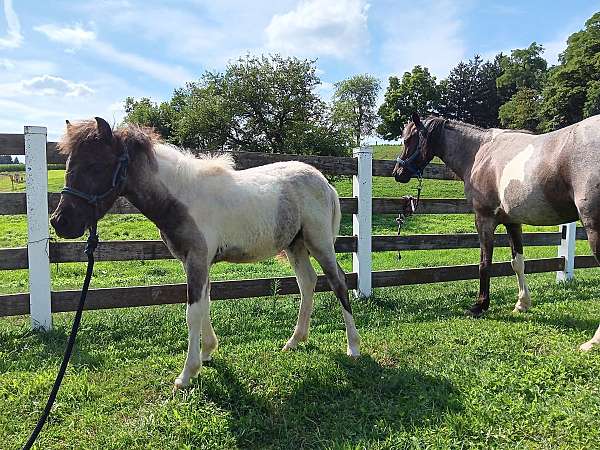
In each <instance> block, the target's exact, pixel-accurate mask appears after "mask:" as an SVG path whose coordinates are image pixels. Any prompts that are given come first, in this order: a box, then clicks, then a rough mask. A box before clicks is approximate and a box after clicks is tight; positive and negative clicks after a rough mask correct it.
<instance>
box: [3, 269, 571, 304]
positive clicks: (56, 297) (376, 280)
mask: <svg viewBox="0 0 600 450" xmlns="http://www.w3.org/2000/svg"><path fill="white" fill-rule="evenodd" d="M563 267H564V259H563V258H548V259H536V260H527V261H525V272H526V273H539V272H551V271H556V270H562V269H563ZM513 274H514V272H513V270H512V267H511V265H510V262H503V263H495V264H493V265H492V276H494V277H499V276H510V275H513ZM477 278H479V266H478V265H477V264H471V265H465V266H443V267H428V268H422V269H401V270H386V271H381V272H373V287H385V286H403V285H412V284H424V283H438V282H446V281H457V280H470V279H477ZM347 283H348V288H350V289H353V288H355V287H356V274H348V275H347ZM316 290H317V291H328V290H330V289H329V285H328V283H327V282H326V280H325V279H324V277H323V276H320V277H319V280H318V282H317V288H316ZM275 293H276V294H281V295H287V294H295V293H298V286H297V284H296V279H295V278H294V277H281V278H273V279H270V278H265V279H255V280H239V281H215V282H212V283H211V298H212V299H213V300H219V299H234V298H248V297H264V296H270V295H273V294H275ZM185 295H186V288H185V284H171V285H160V286H136V287H126V288H104V289H92V290H90V291H89V293H88V298H87V301H86V309H90V310H91V309H107V308H125V307H133V306H149V305H161V304H170V303H182V302H184V301H185ZM78 300H79V291H77V290H72V291H55V292H52V311H53V312H62V311H74V310H75V309H76V308H77V303H78ZM28 313H29V295H28V294H10V295H2V296H0V316H9V315H10V316H13V315H21V314H28Z"/></svg>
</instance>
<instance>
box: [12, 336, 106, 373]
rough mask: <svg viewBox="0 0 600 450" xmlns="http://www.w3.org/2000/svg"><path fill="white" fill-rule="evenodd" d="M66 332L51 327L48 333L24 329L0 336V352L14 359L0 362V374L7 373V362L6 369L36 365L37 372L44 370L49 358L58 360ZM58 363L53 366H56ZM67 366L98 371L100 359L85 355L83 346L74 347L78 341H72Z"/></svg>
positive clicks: (87, 353) (95, 356)
mask: <svg viewBox="0 0 600 450" xmlns="http://www.w3.org/2000/svg"><path fill="white" fill-rule="evenodd" d="M70 331H71V329H70V328H69V329H68V330H65V329H63V328H54V329H52V330H51V331H31V330H28V331H25V332H18V333H11V334H9V335H7V334H4V335H3V336H1V337H0V349H2V351H3V352H5V353H7V354H9V355H14V357H11V358H8V359H7V360H5V361H2V362H0V372H4V371H6V370H8V368H9V362H10V367H11V369H10V370H15V369H24V368H25V369H27V370H31V369H32V366H34V368H35V366H39V368H40V369H42V368H47V367H48V360H49V359H52V360H55V361H56V360H57V358H58V359H59V361H60V360H62V356H63V355H64V353H65V348H66V346H67V341H68V339H69V335H68V334H67V333H70ZM9 360H10V361H9ZM59 361H58V362H57V364H60V362H59ZM69 364H70V365H72V366H73V367H91V368H99V367H101V366H103V365H104V358H103V357H102V355H101V354H99V353H95V354H92V353H89V352H87V351H86V349H85V344H83V345H78V341H76V342H75V347H74V349H73V354H72V355H71V360H70V362H69ZM57 367H58V366H57Z"/></svg>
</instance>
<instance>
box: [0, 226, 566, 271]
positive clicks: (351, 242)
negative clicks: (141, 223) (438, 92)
mask: <svg viewBox="0 0 600 450" xmlns="http://www.w3.org/2000/svg"><path fill="white" fill-rule="evenodd" d="M523 243H524V245H525V246H530V247H535V246H550V245H558V244H559V243H560V233H558V232H557V233H523ZM495 245H496V246H497V247H508V246H509V242H508V237H507V235H506V234H497V235H496V236H495ZM84 248H85V242H83V241H70V242H50V262H52V263H68V262H86V261H87V256H86V255H85V254H84V252H83V251H84ZM372 248H373V251H374V252H385V251H395V250H404V251H406V250H450V249H460V248H479V237H478V236H477V234H475V233H463V234H415V235H408V236H396V235H380V236H373V238H372ZM335 250H336V252H337V253H351V252H354V251H356V236H338V238H337V240H336V243H335ZM95 258H96V261H152V260H161V259H173V256H172V255H171V253H170V252H169V250H168V249H167V247H166V246H165V244H164V243H163V242H162V241H160V240H154V241H152V240H137V241H136V240H129V241H100V243H99V244H98V248H97V250H96V253H95ZM26 268H27V248H26V247H17V248H1V249H0V270H12V269H26Z"/></svg>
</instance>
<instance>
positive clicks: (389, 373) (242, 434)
mask: <svg viewBox="0 0 600 450" xmlns="http://www.w3.org/2000/svg"><path fill="white" fill-rule="evenodd" d="M331 364H332V366H333V370H331V371H328V372H325V373H324V372H323V371H322V369H321V371H317V370H315V371H310V370H309V371H303V372H302V373H299V374H297V375H294V379H291V380H290V383H291V384H293V385H294V388H292V389H291V392H288V393H287V394H282V396H281V397H279V398H277V397H276V398H269V399H267V398H264V397H263V396H261V395H260V394H258V393H257V392H260V390H254V389H252V387H251V386H248V385H246V384H243V383H242V382H241V381H240V379H239V378H238V376H237V375H236V373H235V371H234V370H232V368H230V367H229V366H228V365H227V364H226V363H224V362H223V361H218V360H215V361H213V362H212V364H211V366H212V367H213V368H215V369H216V370H217V372H218V374H219V378H220V379H221V380H222V384H220V383H215V384H213V383H205V384H204V385H203V389H204V390H205V392H206V398H207V399H208V400H209V401H211V402H214V403H215V404H216V405H218V406H219V407H220V408H221V409H224V410H226V411H228V412H229V413H230V414H231V422H230V423H229V428H230V430H231V431H232V432H233V434H234V435H235V437H236V440H237V443H238V445H239V446H240V447H242V448H246V447H252V448H267V447H269V448H271V447H272V448H312V447H324V446H333V447H337V446H347V445H350V446H352V444H358V443H365V442H369V441H384V440H385V439H386V436H388V435H389V433H390V432H407V433H410V432H411V430H414V429H416V428H418V427H420V426H423V425H425V424H427V425H428V426H431V425H435V424H436V423H440V422H441V421H442V420H443V417H444V416H445V415H446V414H448V413H451V412H458V411H460V410H461V409H462V406H461V405H460V401H459V394H458V393H457V391H456V390H455V389H454V387H453V386H452V384H451V383H450V382H449V381H448V380H447V379H445V378H441V377H433V376H430V375H426V374H423V373H419V372H417V371H414V370H410V369H408V368H398V367H386V366H383V365H381V364H379V363H378V362H377V361H375V360H373V359H372V358H371V357H369V356H363V357H361V358H359V359H358V360H351V359H348V358H347V357H345V356H342V355H337V356H334V357H332V358H331Z"/></svg>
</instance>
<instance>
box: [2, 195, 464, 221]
mask: <svg viewBox="0 0 600 450" xmlns="http://www.w3.org/2000/svg"><path fill="white" fill-rule="evenodd" d="M59 200H60V194H59V193H57V192H52V193H49V194H48V211H49V212H50V213H52V212H53V211H54V210H55V209H56V207H57V206H58V201H59ZM404 203H405V202H404V200H403V199H401V198H380V197H375V198H373V213H374V214H398V213H400V212H402V211H404ZM26 205H27V203H26V200H25V193H23V192H7V193H0V215H14V214H25V212H26V210H27V209H26V208H27V206H26ZM340 206H341V208H342V213H344V214H353V213H355V212H356V209H357V200H356V198H353V197H341V198H340ZM471 212H472V208H471V205H470V204H469V203H468V202H467V200H465V199H460V198H457V199H444V198H442V199H435V198H424V199H421V203H420V204H419V207H418V209H417V213H418V214H467V213H471ZM137 213H139V211H138V210H137V208H136V207H135V206H133V205H132V204H131V203H129V202H128V201H127V200H126V199H125V198H123V197H120V198H119V199H117V201H116V202H115V204H114V205H113V207H112V208H111V209H110V211H109V214H137Z"/></svg>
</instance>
